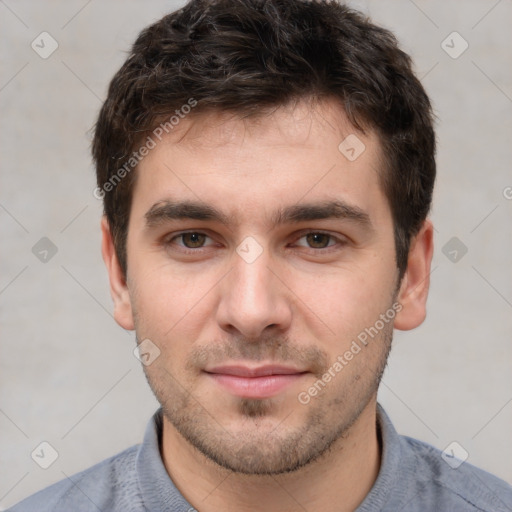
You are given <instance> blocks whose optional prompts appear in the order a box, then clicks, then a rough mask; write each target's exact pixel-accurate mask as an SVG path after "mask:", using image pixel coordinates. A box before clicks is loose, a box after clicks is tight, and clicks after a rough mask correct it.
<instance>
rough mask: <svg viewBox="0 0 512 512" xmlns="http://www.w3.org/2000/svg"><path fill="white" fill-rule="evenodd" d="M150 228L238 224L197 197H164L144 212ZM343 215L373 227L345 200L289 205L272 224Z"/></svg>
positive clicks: (281, 209) (357, 208)
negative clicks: (172, 223)
mask: <svg viewBox="0 0 512 512" xmlns="http://www.w3.org/2000/svg"><path fill="white" fill-rule="evenodd" d="M145 219H146V226H147V228H152V227H155V226H159V225H161V224H163V223H165V222H166V221H171V220H181V219H193V220H203V221H216V222H219V223H221V224H223V225H225V226H227V227H229V226H230V225H234V226H236V225H238V220H237V218H236V216H234V215H226V214H225V213H223V212H222V211H220V210H218V209H217V208H215V207H214V206H212V205H209V204H207V203H203V202H198V201H172V200H168V199H166V200H163V201H158V202H157V203H155V204H154V205H153V206H152V207H151V208H150V209H149V210H148V211H147V212H146V214H145ZM323 219H344V220H348V221H351V222H354V223H356V224H359V225H361V227H363V228H366V229H368V230H372V229H373V224H372V222H371V220H370V216H369V215H368V214H367V213H366V212H365V211H364V210H362V209H361V208H359V207H358V206H355V205H350V204H348V203H346V202H345V201H341V200H333V201H320V202H316V203H304V204H296V205H291V206H286V207H284V208H280V209H279V210H277V211H276V212H275V213H274V215H273V217H272V218H271V222H270V223H271V226H272V227H275V226H278V225H282V224H293V223H299V222H304V221H310V220H323Z"/></svg>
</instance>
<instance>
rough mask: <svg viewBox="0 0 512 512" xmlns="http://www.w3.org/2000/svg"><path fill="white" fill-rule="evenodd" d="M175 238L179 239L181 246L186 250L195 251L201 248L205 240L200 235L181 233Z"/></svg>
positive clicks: (203, 236)
mask: <svg viewBox="0 0 512 512" xmlns="http://www.w3.org/2000/svg"><path fill="white" fill-rule="evenodd" d="M177 238H181V239H182V241H183V244H184V245H185V247H187V248H188V249H197V248H199V247H202V245H203V243H204V241H205V238H207V237H206V235H203V234H202V233H183V234H181V235H179V236H178V237H177Z"/></svg>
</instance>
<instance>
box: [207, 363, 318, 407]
mask: <svg viewBox="0 0 512 512" xmlns="http://www.w3.org/2000/svg"><path fill="white" fill-rule="evenodd" d="M204 372H205V373H206V375H207V376H208V377H209V378H211V379H212V380H214V381H215V383H216V384H217V385H219V386H220V387H221V388H223V389H224V390H226V391H228V392H229V393H231V394H233V395H236V396H239V397H241V398H254V399H264V398H271V397H273V396H275V395H277V394H279V393H281V392H282V391H284V390H285V389H287V388H288V387H290V386H292V385H293V384H294V383H296V382H297V381H298V380H299V379H301V378H302V377H303V376H304V375H306V374H308V373H309V372H307V371H304V370H301V369H298V368H293V367H290V366H281V365H264V366H257V367H250V366H245V365H226V366H216V367H213V368H209V369H205V370H204Z"/></svg>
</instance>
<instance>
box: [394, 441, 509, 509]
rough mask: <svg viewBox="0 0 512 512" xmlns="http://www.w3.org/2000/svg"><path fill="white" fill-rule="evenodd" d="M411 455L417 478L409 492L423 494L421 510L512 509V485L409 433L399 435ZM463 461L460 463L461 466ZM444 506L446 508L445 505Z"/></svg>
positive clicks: (420, 495) (415, 477) (413, 480)
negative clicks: (444, 452)
mask: <svg viewBox="0 0 512 512" xmlns="http://www.w3.org/2000/svg"><path fill="white" fill-rule="evenodd" d="M400 437H401V440H402V443H403V445H404V447H405V448H406V451H407V452H409V454H410V455H411V456H412V461H413V462H412V464H411V467H410V469H411V470H413V471H414V478H412V479H411V480H410V482H411V485H410V487H412V488H410V489H409V492H408V494H409V495H412V494H415V495H416V496H417V497H421V501H422V503H420V505H421V507H422V508H421V510H444V509H446V507H447V506H448V505H449V508H450V510H452V511H458V510H461V511H462V510H464V511H466V510H472V511H486V512H487V511H489V512H491V511H492V512H498V511H504V512H506V511H510V510H511V506H512V486H510V485H509V484H507V483H506V482H505V481H503V480H501V479H499V478H498V477H496V476H494V475H492V474H490V473H488V472H486V471H484V470H482V469H479V468H477V467H475V466H473V465H472V464H469V463H468V462H462V463H461V461H460V460H457V459H455V457H454V453H453V452H451V453H447V454H444V455H443V452H442V451H441V450H439V449H438V448H435V447H434V446H432V445H430V444H428V443H425V442H423V441H419V440H417V439H413V438H411V437H407V436H400ZM459 464H460V465H459ZM443 507H444V508H443Z"/></svg>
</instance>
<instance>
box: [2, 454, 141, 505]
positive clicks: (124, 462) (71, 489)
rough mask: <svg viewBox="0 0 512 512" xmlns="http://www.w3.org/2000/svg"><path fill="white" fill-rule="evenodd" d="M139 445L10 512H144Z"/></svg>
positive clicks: (46, 491) (35, 495) (38, 493)
mask: <svg viewBox="0 0 512 512" xmlns="http://www.w3.org/2000/svg"><path fill="white" fill-rule="evenodd" d="M138 448H139V445H135V446H132V447H131V448H128V449H126V450H124V451H123V452H121V453H119V454H117V455H114V456H113V457H110V458H108V459H106V460H104V461H102V462H99V463H98V464H96V465H94V466H92V467H90V468H88V469H86V470H84V471H82V472H80V473H77V474H75V475H73V476H70V477H67V478H64V479H63V480H61V481H59V482H57V483H55V484H53V485H51V486H49V487H47V488H45V489H43V490H41V491H39V492H37V493H35V494H33V495H32V496H29V497H28V498H26V499H25V500H23V501H21V502H19V503H18V504H16V505H14V507H12V508H10V509H9V510H8V512H32V511H34V512H35V511H37V512H61V511H62V512H64V511H66V512H68V511H69V510H73V511H74V512H85V511H89V510H91V511H93V510H94V511H95V512H96V511H97V510H123V511H126V512H131V511H134V512H135V511H138V510H142V509H141V508H140V502H141V498H140V491H139V487H138V481H137V473H136V468H135V462H136V457H137V453H138Z"/></svg>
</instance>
